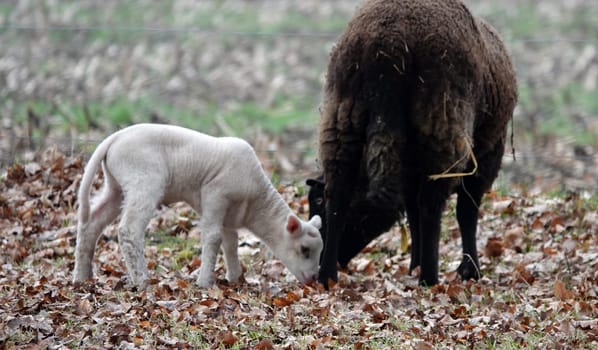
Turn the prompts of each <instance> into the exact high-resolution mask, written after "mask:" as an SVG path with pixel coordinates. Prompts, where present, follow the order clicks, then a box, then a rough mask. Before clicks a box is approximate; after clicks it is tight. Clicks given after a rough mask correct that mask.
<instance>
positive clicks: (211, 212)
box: [196, 190, 230, 288]
mask: <svg viewBox="0 0 598 350" xmlns="http://www.w3.org/2000/svg"><path fill="white" fill-rule="evenodd" d="M206 192H207V190H206ZM201 207H202V208H203V211H202V213H201V219H200V221H199V226H200V229H201V266H200V269H199V277H198V278H197V282H196V283H197V285H198V286H199V287H202V288H208V287H211V286H212V285H213V284H214V269H215V267H216V259H217V257H218V251H219V250H220V244H221V243H222V234H223V233H222V232H223V222H224V216H225V214H226V211H227V206H226V203H225V202H224V200H223V199H222V198H219V197H218V196H215V195H212V194H209V193H202V205H201ZM225 249H230V247H227V248H225Z"/></svg>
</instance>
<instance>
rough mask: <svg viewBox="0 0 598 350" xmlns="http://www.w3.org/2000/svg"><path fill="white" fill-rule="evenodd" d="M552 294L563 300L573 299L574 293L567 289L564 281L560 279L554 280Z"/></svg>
mask: <svg viewBox="0 0 598 350" xmlns="http://www.w3.org/2000/svg"><path fill="white" fill-rule="evenodd" d="M553 291H554V296H556V297H557V298H558V299H559V300H562V301H565V300H569V299H573V298H574V297H575V294H574V293H573V292H572V291H570V290H569V289H567V286H566V285H565V283H564V282H562V281H560V280H556V281H554V289H553Z"/></svg>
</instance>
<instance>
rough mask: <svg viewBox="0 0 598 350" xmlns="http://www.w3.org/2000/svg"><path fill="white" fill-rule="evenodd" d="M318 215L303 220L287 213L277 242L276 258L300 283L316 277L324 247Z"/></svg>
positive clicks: (320, 221)
mask: <svg viewBox="0 0 598 350" xmlns="http://www.w3.org/2000/svg"><path fill="white" fill-rule="evenodd" d="M321 226H322V220H321V219H320V217H319V216H314V217H312V218H311V219H310V220H309V221H303V220H301V219H299V218H298V217H297V216H295V215H293V214H289V215H288V217H287V221H286V227H285V236H284V239H283V240H281V242H279V247H280V249H279V252H278V254H277V255H278V258H279V259H280V260H281V261H282V262H283V263H284V264H285V266H286V267H287V268H288V269H289V270H290V271H291V272H292V273H293V275H295V277H297V279H298V280H299V281H300V282H302V283H309V282H311V281H312V280H315V279H316V278H317V277H318V270H319V264H320V254H321V252H322V249H323V248H324V243H323V241H322V236H321V235H320V227H321Z"/></svg>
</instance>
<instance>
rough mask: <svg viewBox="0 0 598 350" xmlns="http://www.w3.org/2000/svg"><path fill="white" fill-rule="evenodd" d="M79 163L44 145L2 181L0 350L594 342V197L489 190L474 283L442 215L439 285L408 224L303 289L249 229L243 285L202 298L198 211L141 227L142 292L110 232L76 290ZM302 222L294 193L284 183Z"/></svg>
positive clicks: (300, 202) (597, 310)
mask: <svg viewBox="0 0 598 350" xmlns="http://www.w3.org/2000/svg"><path fill="white" fill-rule="evenodd" d="M82 171H83V161H82V160H81V159H79V158H66V157H65V156H63V155H62V154H60V153H58V152H56V151H52V150H49V151H47V152H46V153H45V154H44V156H43V157H42V159H41V160H40V161H39V162H37V163H28V164H22V165H14V166H12V167H10V168H9V169H6V170H5V171H3V172H2V175H0V177H1V182H0V232H1V236H0V348H9V349H12V348H26V349H45V348H49V349H59V348H91V349H94V348H97V349H100V348H102V349H103V348H146V349H171V348H181V349H184V348H215V349H219V348H232V349H306V348H310V349H327V348H335V349H336V348H348V349H390V348H406V349H412V348H415V349H432V348H482V349H483V348H490V349H494V348H501V349H502V348H506V349H518V348H561V349H571V348H579V349H581V348H586V349H590V348H598V234H597V232H598V203H597V197H596V194H595V193H593V194H591V195H589V194H587V193H570V194H563V195H561V196H558V197H557V196H552V197H547V196H545V195H539V194H533V193H524V192H522V191H518V192H517V193H509V194H508V195H506V196H505V195H500V194H497V193H491V194H490V195H489V196H487V197H486V201H485V202H484V204H483V207H482V208H481V209H482V210H481V215H480V229H479V235H478V237H479V240H478V246H479V248H480V254H481V255H482V256H481V257H480V259H481V263H482V269H483V273H484V277H483V278H482V279H481V280H480V281H478V282H471V281H470V282H461V281H459V280H458V278H456V275H455V273H454V270H455V269H456V267H457V265H458V263H459V261H460V251H461V248H460V238H459V232H458V229H457V226H456V224H455V220H454V206H452V205H450V206H449V208H448V209H447V211H446V215H445V217H444V219H443V238H442V244H441V257H442V259H441V266H440V270H441V273H442V275H441V284H440V285H438V286H436V287H433V288H422V287H419V286H418V285H417V283H416V281H417V278H416V277H415V276H410V275H408V273H407V270H408V265H409V254H408V253H406V252H404V248H405V243H406V242H405V241H404V238H405V237H406V235H405V234H404V230H403V229H401V227H396V228H395V229H393V230H392V231H391V232H389V233H387V234H385V235H383V236H381V237H380V238H379V239H377V240H376V241H375V242H373V243H372V244H371V245H370V246H369V247H368V248H367V249H366V251H365V252H363V253H362V254H360V255H359V256H358V257H356V259H354V260H353V261H352V263H351V264H350V266H349V270H348V271H343V272H342V273H341V274H340V281H339V283H338V284H337V285H336V286H335V287H334V288H333V289H332V290H331V291H329V292H325V291H323V290H322V289H320V288H318V286H316V285H311V286H303V285H300V284H299V283H298V282H297V281H296V280H295V279H294V278H293V277H292V276H291V275H290V274H289V272H288V271H287V270H286V269H285V268H284V267H283V266H282V264H281V263H280V262H279V261H277V260H275V259H274V258H273V257H272V256H271V254H270V253H269V252H268V251H267V249H266V248H265V247H264V246H263V245H262V244H260V243H259V241H258V240H256V239H255V238H254V236H252V235H251V234H248V233H246V234H243V235H242V239H241V242H240V247H239V249H240V253H241V254H242V259H243V265H244V268H245V270H246V271H245V281H244V282H243V283H240V284H237V285H230V284H227V283H226V281H225V280H224V267H223V263H222V261H221V260H220V262H219V264H218V269H217V274H218V283H217V286H216V287H215V288H212V289H209V290H205V289H203V290H202V289H199V288H197V287H196V286H195V285H194V283H193V281H192V280H190V279H189V273H190V272H191V271H193V270H194V269H196V268H197V267H198V266H199V265H200V264H201V261H200V260H199V258H198V250H199V232H198V231H197V228H196V223H197V219H198V218H197V216H196V215H195V214H194V213H193V211H191V210H190V209H189V208H188V207H187V206H185V205H183V204H180V205H175V206H172V207H169V208H162V209H161V210H160V211H159V213H158V215H157V216H156V218H155V219H153V220H152V222H151V223H150V225H149V227H148V234H147V236H146V257H147V258H148V265H149V266H150V268H151V269H152V271H153V280H152V283H153V284H152V285H151V286H150V287H149V288H148V289H147V290H146V291H143V292H138V291H134V290H131V289H130V288H129V287H128V285H127V282H126V277H125V276H126V273H125V267H124V263H123V260H122V258H121V256H120V254H119V250H118V244H117V240H116V234H115V228H114V227H113V226H110V227H109V228H108V229H107V230H106V231H105V233H104V235H103V236H102V237H101V238H100V240H99V242H98V248H97V252H96V258H95V272H96V279H95V280H94V281H93V283H86V284H84V285H80V286H73V284H72V283H71V282H70V280H71V270H72V268H73V250H74V245H75V226H74V224H75V215H74V207H75V199H76V195H75V194H76V188H77V185H78V182H79V179H80V176H81V174H82ZM280 191H281V193H282V194H283V195H284V196H285V198H286V199H287V201H288V203H289V205H290V206H291V207H292V208H293V209H294V210H295V211H297V212H298V213H299V214H300V215H305V214H306V212H307V207H306V199H305V195H304V193H303V189H302V188H297V187H294V186H288V187H284V188H281V189H280Z"/></svg>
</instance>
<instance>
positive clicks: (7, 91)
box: [0, 0, 598, 195]
mask: <svg viewBox="0 0 598 350" xmlns="http://www.w3.org/2000/svg"><path fill="white" fill-rule="evenodd" d="M359 3H360V1H356V0H334V1H317V0H304V1H291V0H247V1H241V0H230V1H226V0H220V1H207V0H206V1H182V0H177V1H150V0H131V1H124V0H106V1H102V2H99V1H90V0H88V1H61V0H46V1H41V0H21V1H16V0H10V1H2V2H0V168H5V167H7V166H9V165H10V164H12V163H14V162H15V161H28V160H31V159H34V158H35V157H36V155H38V154H39V153H40V151H42V150H44V149H46V148H48V147H51V146H54V145H55V146H56V147H58V148H59V149H60V150H62V151H63V152H65V153H66V154H68V155H78V154H89V152H91V151H92V150H93V148H94V147H95V145H96V144H97V143H98V142H99V141H100V140H101V139H102V138H103V137H104V136H106V135H107V134H109V133H111V132H112V131H114V130H116V129H118V128H121V127H124V126H126V125H129V124H132V123H137V122H143V121H153V122H165V123H173V124H179V125H183V126H187V127H191V128H194V129H197V130H200V131H203V132H206V133H210V134H213V135H235V136H240V137H243V138H246V139H247V140H249V141H250V142H251V143H252V144H253V145H254V147H255V148H256V150H257V151H258V152H259V153H260V156H261V157H262V160H263V161H264V163H265V165H266V166H267V167H268V170H269V171H271V172H273V173H275V174H276V176H278V177H279V178H280V179H283V180H285V181H290V182H293V181H301V179H303V178H304V177H305V176H307V175H309V174H313V173H315V172H317V169H318V165H317V159H316V158H317V157H316V147H317V142H316V137H317V135H316V126H317V120H318V116H319V113H318V106H319V104H320V99H321V90H322V86H323V82H324V78H325V76H324V75H325V70H326V65H327V62H328V57H329V52H330V49H331V47H332V45H333V44H334V42H335V39H336V38H337V36H338V35H339V33H340V32H341V31H342V29H343V28H344V26H345V25H346V23H347V21H348V20H349V18H350V17H351V16H352V14H353V13H354V11H355V9H356V7H357V6H358V5H359ZM466 3H467V5H468V6H469V7H470V9H471V10H472V12H474V13H475V14H476V15H479V16H481V17H483V18H485V19H486V20H487V21H489V22H490V23H492V24H493V25H494V26H495V27H496V28H497V29H498V30H499V32H500V33H501V34H502V35H503V37H504V40H505V43H506V45H507V47H508V48H509V50H510V52H511V54H512V57H513V60H514V62H515V65H516V68H517V73H518V79H519V93H520V100H519V105H518V107H517V109H516V112H515V117H514V123H513V125H512V127H513V131H514V147H515V150H516V160H514V159H513V157H512V155H511V143H510V142H509V143H508V150H507V152H506V155H505V158H504V171H503V173H502V174H501V177H500V178H499V181H498V182H497V186H498V187H503V188H508V187H509V186H511V184H517V185H520V186H522V187H523V188H526V189H538V190H543V191H562V190H581V189H583V190H587V191H589V192H591V193H592V194H594V195H595V194H596V193H597V192H598V190H597V188H598V39H597V38H598V22H597V21H596V18H597V17H598V6H596V4H595V0H568V1H563V0H545V1H542V2H539V1H535V0H517V1H515V0H507V1H501V2H496V1H490V0H467V1H466Z"/></svg>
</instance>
